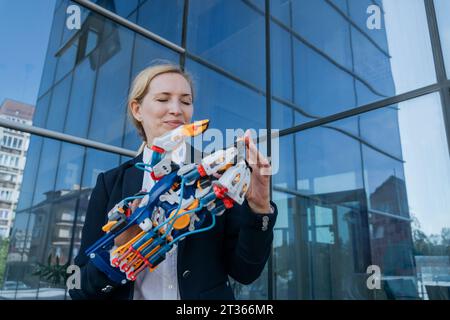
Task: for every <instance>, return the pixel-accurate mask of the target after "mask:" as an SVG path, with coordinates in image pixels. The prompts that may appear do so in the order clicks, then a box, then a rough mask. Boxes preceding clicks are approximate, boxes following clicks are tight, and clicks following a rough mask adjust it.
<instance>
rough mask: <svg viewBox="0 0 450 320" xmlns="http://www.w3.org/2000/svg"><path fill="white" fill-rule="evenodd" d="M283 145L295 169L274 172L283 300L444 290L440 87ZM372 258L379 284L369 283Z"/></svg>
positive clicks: (447, 264)
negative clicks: (436, 90) (377, 270)
mask: <svg viewBox="0 0 450 320" xmlns="http://www.w3.org/2000/svg"><path fill="white" fill-rule="evenodd" d="M294 137H295V144H294V142H293V140H292V138H294ZM283 140H284V141H283ZM280 145H281V147H280V148H281V149H280V157H281V158H282V159H291V161H292V162H294V163H295V164H296V166H297V168H296V170H292V169H291V170H290V172H292V174H291V175H287V174H286V172H284V171H280V172H278V173H277V175H275V176H274V178H273V181H274V183H273V191H274V195H273V197H274V199H275V201H276V203H277V204H278V206H279V211H280V216H279V219H278V220H277V225H276V226H275V231H276V232H275V239H274V275H273V276H274V281H275V284H274V286H275V289H274V295H275V297H276V298H277V299H438V298H443V297H444V299H446V298H445V294H444V295H443V292H444V291H445V290H446V289H445V288H446V287H447V286H448V285H449V280H448V279H450V261H449V259H448V233H449V232H448V230H450V216H449V214H448V213H449V212H450V200H449V199H450V162H449V150H448V144H447V140H446V132H445V126H444V121H443V114H442V105H441V101H440V97H439V94H438V93H434V94H429V95H426V96H423V97H420V98H416V99H413V100H409V101H405V102H402V103H399V104H397V105H395V106H388V107H385V108H383V109H379V110H376V111H372V112H368V113H365V114H362V115H360V116H355V117H352V118H348V119H345V120H341V121H337V122H334V123H331V124H328V125H326V126H322V127H317V128H312V129H308V130H305V131H301V132H299V133H296V134H294V135H292V136H286V137H283V138H282V141H281V143H280ZM283 150H292V151H290V152H289V153H288V154H283ZM294 156H295V157H296V158H294ZM430 159H433V161H431V162H430ZM286 162H287V161H284V163H286ZM293 174H294V175H296V187H295V188H294V187H292V182H290V181H291V178H290V177H291V176H292V175H293ZM286 186H287V187H286ZM369 266H378V267H379V268H380V272H381V279H380V280H381V281H380V289H377V290H374V289H370V288H369V287H368V285H367V283H368V282H367V281H368V279H369V276H370V275H372V273H371V271H367V270H368V269H367V268H368V267H369ZM447 298H448V297H447Z"/></svg>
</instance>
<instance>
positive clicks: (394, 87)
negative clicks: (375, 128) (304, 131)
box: [271, 0, 436, 124]
mask: <svg viewBox="0 0 450 320" xmlns="http://www.w3.org/2000/svg"><path fill="white" fill-rule="evenodd" d="M287 3H290V4H291V6H288V5H287ZM284 5H285V7H284V10H289V11H290V15H292V20H291V22H292V25H290V24H289V20H286V19H282V20H272V24H271V44H272V57H273V59H272V63H271V67H272V70H271V72H272V81H273V83H272V87H273V94H274V96H275V97H276V99H277V100H278V99H281V100H283V101H286V102H290V103H292V104H294V106H296V107H297V109H300V110H303V116H305V117H304V118H302V117H300V118H296V119H295V124H302V123H305V122H309V121H312V120H314V119H317V118H320V117H325V116H329V115H332V114H335V113H339V112H342V111H346V110H349V109H351V108H354V107H357V106H361V105H365V104H368V103H372V102H375V101H378V100H382V99H385V98H388V97H392V96H395V95H398V94H401V93H405V92H408V91H411V90H414V89H417V88H420V87H424V86H427V85H430V84H432V83H435V82H436V75H435V71H434V65H433V55H432V50H431V43H430V38H429V31H428V28H427V25H428V24H427V20H426V13H425V7H424V3H423V1H422V0H412V1H408V0H400V1H397V0H387V1H383V2H382V6H381V4H378V6H379V9H380V25H379V28H378V26H376V28H371V29H369V27H368V22H370V21H372V20H373V19H372V18H373V17H372V16H371V15H370V14H368V13H367V8H368V7H369V5H374V2H373V1H369V0H362V1H360V0H349V1H347V2H345V1H326V0H317V1H307V0H298V1H292V2H285V3H284ZM275 7H277V5H275ZM285 15H287V14H285ZM317 26H320V28H318V27H317ZM369 26H370V23H369Z"/></svg>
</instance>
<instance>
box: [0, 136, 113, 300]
mask: <svg viewBox="0 0 450 320" xmlns="http://www.w3.org/2000/svg"><path fill="white" fill-rule="evenodd" d="M25 145H27V146H28V143H25ZM41 146H42V147H41ZM41 149H42V151H40V150H41ZM28 151H29V153H30V154H34V155H35V156H31V157H29V159H28V161H27V162H26V166H25V171H24V172H23V173H22V171H19V173H18V174H19V177H18V181H21V180H22V174H23V183H22V184H21V185H20V184H18V185H17V192H18V203H17V200H16V202H15V203H16V204H17V212H16V219H15V222H14V226H13V229H12V232H11V241H10V246H9V251H8V255H7V263H6V270H5V274H4V277H5V282H4V283H3V286H2V287H0V297H1V298H6V299H65V296H66V288H65V280H64V278H63V277H62V276H61V275H62V274H65V268H67V265H66V263H70V262H71V261H72V260H73V258H74V257H75V255H76V254H77V252H78V248H79V246H80V239H81V229H82V227H83V224H84V215H85V212H86V209H87V203H88V199H89V195H90V193H91V191H92V188H93V186H94V184H95V181H96V178H97V175H98V174H99V173H100V172H103V171H106V170H109V169H111V168H113V167H115V166H117V165H118V160H119V156H118V155H115V154H109V153H106V152H100V151H97V150H93V149H86V148H84V147H81V146H78V145H73V144H69V143H63V142H60V141H55V140H51V139H42V138H40V137H36V136H32V137H31V143H30V148H29V150H28ZM49 154H51V155H52V156H49ZM21 159H22V161H23V163H25V157H24V156H22V158H21ZM0 169H1V166H0ZM3 169H4V168H3ZM3 171H4V170H3ZM0 179H2V178H1V177H0ZM0 182H1V183H2V185H4V181H3V180H1V181H0ZM81 186H83V187H81ZM49 264H50V267H51V269H52V273H51V275H53V276H54V277H53V278H48V277H47V276H46V275H44V274H42V273H40V272H39V270H41V271H42V268H43V267H45V266H47V267H48V266H49ZM58 270H59V271H58ZM61 270H62V273H61ZM58 274H59V277H58Z"/></svg>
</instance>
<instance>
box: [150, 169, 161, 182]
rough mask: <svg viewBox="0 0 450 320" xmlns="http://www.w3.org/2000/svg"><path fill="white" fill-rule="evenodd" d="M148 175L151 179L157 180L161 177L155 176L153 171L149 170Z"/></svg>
mask: <svg viewBox="0 0 450 320" xmlns="http://www.w3.org/2000/svg"><path fill="white" fill-rule="evenodd" d="M150 177H152V179H153V180H155V181H159V180H161V179H162V177H157V176H155V173H154V172H153V171H152V172H150Z"/></svg>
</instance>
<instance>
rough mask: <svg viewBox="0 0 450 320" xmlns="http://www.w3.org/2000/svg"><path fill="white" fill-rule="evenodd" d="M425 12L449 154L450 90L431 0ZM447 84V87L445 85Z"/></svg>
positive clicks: (425, 2) (425, 0)
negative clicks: (439, 85)
mask: <svg viewBox="0 0 450 320" xmlns="http://www.w3.org/2000/svg"><path fill="white" fill-rule="evenodd" d="M424 4H425V11H426V15H427V21H428V29H429V32H430V41H431V48H432V50H433V58H434V65H435V70H436V77H437V80H438V83H439V84H442V86H441V88H440V90H439V93H440V96H441V101H442V113H443V118H444V125H445V131H446V134H447V145H448V151H449V153H450V89H449V88H448V82H449V80H448V79H447V72H446V69H445V61H444V55H443V50H442V44H441V40H440V36H439V26H438V22H437V17H436V10H435V6H434V1H433V0H424ZM446 83H447V87H446V86H445V84H446Z"/></svg>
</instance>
